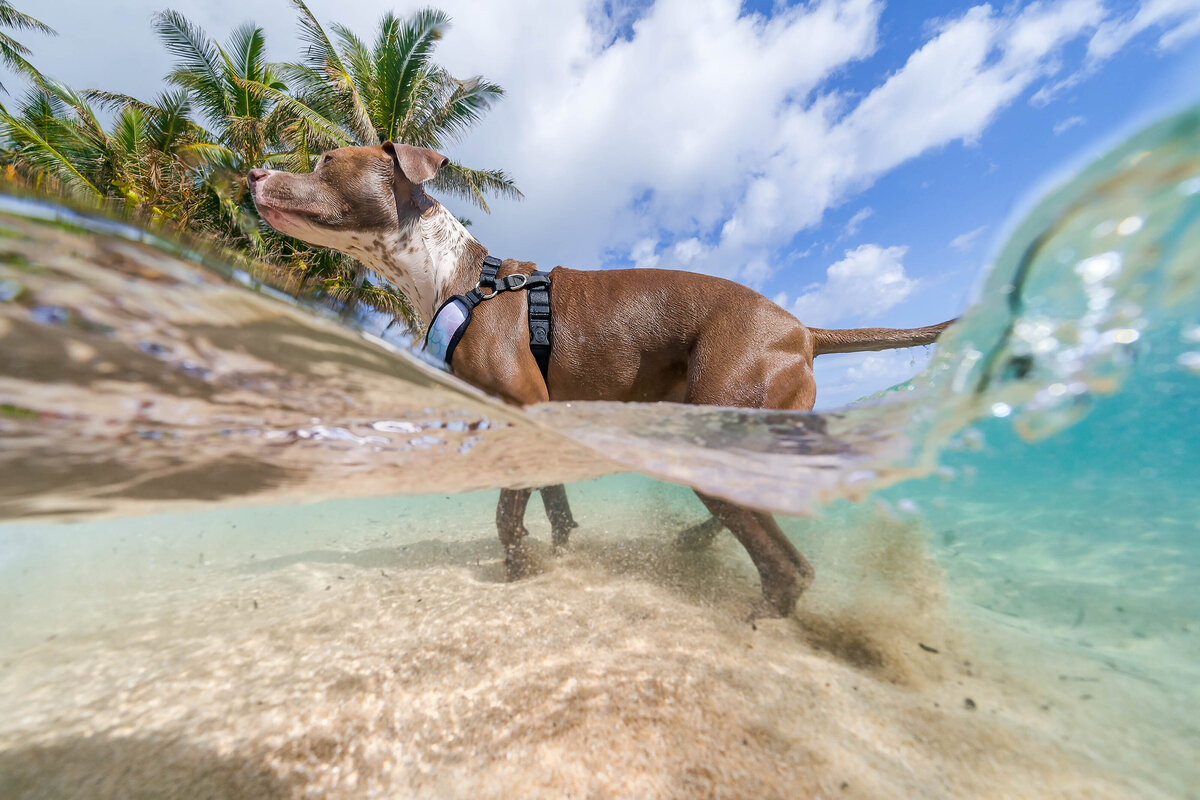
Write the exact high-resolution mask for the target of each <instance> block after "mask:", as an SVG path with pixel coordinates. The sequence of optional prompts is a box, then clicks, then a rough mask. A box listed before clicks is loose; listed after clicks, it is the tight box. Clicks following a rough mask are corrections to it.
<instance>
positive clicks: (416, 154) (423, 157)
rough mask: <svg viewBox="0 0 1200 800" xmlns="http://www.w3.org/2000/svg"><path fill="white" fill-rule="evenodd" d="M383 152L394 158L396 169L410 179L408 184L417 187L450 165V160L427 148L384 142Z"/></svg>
mask: <svg viewBox="0 0 1200 800" xmlns="http://www.w3.org/2000/svg"><path fill="white" fill-rule="evenodd" d="M383 152H385V153H387V154H388V155H390V156H391V157H392V161H394V162H395V164H396V168H397V169H399V170H400V172H401V173H402V174H403V175H404V177H405V178H406V179H408V182H409V183H412V184H416V185H417V186H420V185H421V184H422V183H424V182H425V181H427V180H430V179H432V178H433V176H434V175H437V171H438V170H439V169H441V168H442V167H444V166H446V165H447V164H449V163H450V159H448V158H446V157H445V156H444V155H442V154H441V153H436V152H434V151H433V150H430V149H429V148H427V147H413V146H412V145H407V144H396V143H395V142H384V143H383Z"/></svg>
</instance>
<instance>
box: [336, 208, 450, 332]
mask: <svg viewBox="0 0 1200 800" xmlns="http://www.w3.org/2000/svg"><path fill="white" fill-rule="evenodd" d="M326 238H327V239H329V238H336V239H337V242H336V243H330V244H329V246H330V247H333V248H334V249H336V250H340V251H341V252H343V253H346V254H347V255H350V256H352V257H354V258H357V259H358V260H359V261H361V262H363V263H364V264H366V265H367V266H368V267H370V268H371V269H372V270H374V271H375V272H376V273H378V274H379V275H380V276H381V277H383V278H384V279H385V280H387V281H389V282H390V283H392V284H393V285H395V286H396V288H398V289H399V290H400V291H401V292H403V293H404V296H405V297H407V298H408V300H409V302H410V303H412V305H413V308H414V309H415V310H416V311H417V313H418V314H420V315H421V318H422V320H423V321H424V322H425V323H426V324H428V323H429V321H430V320H431V319H433V314H434V312H435V311H436V310H437V304H438V303H440V302H441V301H443V300H445V299H446V291H447V288H448V286H449V284H450V283H451V281H452V280H453V279H454V277H455V273H456V270H457V267H458V261H459V257H460V256H461V254H462V250H463V248H464V247H466V245H467V243H468V242H471V241H474V239H473V238H472V236H471V234H470V233H468V232H467V229H466V228H464V227H463V226H462V224H461V223H459V221H458V220H457V219H456V218H455V217H454V215H453V214H451V213H450V212H449V211H447V210H446V209H445V208H444V207H443V206H441V205H438V206H436V207H435V208H434V209H433V210H432V211H431V212H430V213H429V215H428V216H424V215H422V216H418V217H416V218H414V219H412V220H411V221H410V222H409V224H408V225H406V226H405V227H402V228H401V229H400V230H398V231H389V232H387V233H371V234H368V233H358V232H354V231H343V232H339V233H336V234H333V235H332V236H331V234H329V233H327V234H326Z"/></svg>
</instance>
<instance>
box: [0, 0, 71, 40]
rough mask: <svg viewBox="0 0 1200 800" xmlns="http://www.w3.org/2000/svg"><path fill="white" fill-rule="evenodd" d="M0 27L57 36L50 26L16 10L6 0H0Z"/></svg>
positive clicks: (56, 32)
mask: <svg viewBox="0 0 1200 800" xmlns="http://www.w3.org/2000/svg"><path fill="white" fill-rule="evenodd" d="M0 28H16V29H17V30H22V31H37V32H38V33H46V34H49V35H51V36H57V35H58V31H56V30H54V28H51V27H50V26H49V25H47V24H46V23H44V22H42V21H41V20H40V19H35V18H34V17H31V16H29V15H28V14H24V13H22V12H20V11H17V10H16V9H15V8H13V6H12V3H10V2H8V0H0Z"/></svg>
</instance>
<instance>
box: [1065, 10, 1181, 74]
mask: <svg viewBox="0 0 1200 800" xmlns="http://www.w3.org/2000/svg"><path fill="white" fill-rule="evenodd" d="M1151 28H1165V29H1166V30H1164V31H1163V32H1162V34H1161V35H1160V36H1159V40H1158V46H1159V47H1161V48H1164V49H1165V48H1168V47H1173V46H1175V45H1178V44H1179V43H1180V42H1182V41H1183V40H1184V39H1187V38H1189V37H1191V36H1195V35H1196V34H1197V33H1200V0H1147V1H1146V2H1145V3H1143V4H1142V5H1141V6H1140V7H1139V8H1138V10H1137V11H1136V12H1134V13H1133V14H1132V15H1131V16H1128V17H1125V18H1122V19H1109V20H1106V21H1105V22H1104V24H1102V25H1101V26H1100V27H1099V29H1098V30H1097V31H1096V35H1095V36H1093V37H1092V39H1091V41H1090V42H1088V60H1089V61H1091V62H1093V63H1095V62H1099V61H1105V60H1107V59H1109V58H1112V56H1113V55H1114V54H1116V52H1117V51H1118V50H1120V49H1121V48H1122V47H1124V46H1125V45H1126V44H1127V43H1128V42H1129V40H1130V39H1132V38H1133V37H1134V36H1137V35H1138V34H1139V33H1141V32H1143V31H1146V30H1149V29H1151Z"/></svg>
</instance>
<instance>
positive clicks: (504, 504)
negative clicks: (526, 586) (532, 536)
mask: <svg viewBox="0 0 1200 800" xmlns="http://www.w3.org/2000/svg"><path fill="white" fill-rule="evenodd" d="M531 494H533V490H532V489H501V490H500V503H499V504H498V505H497V506H496V529H497V530H498V531H499V533H500V543H501V544H503V545H504V566H505V568H506V570H507V573H508V579H509V580H510V581H515V580H517V579H519V578H523V577H525V576H526V575H528V574H529V572H530V570H531V568H532V567H533V558H532V557H531V555H530V553H529V551H528V549H527V548H526V546H525V543H524V539H525V537H526V536H528V535H529V531H528V530H527V529H526V528H525V507H526V506H527V505H528V504H529V496H530V495H531Z"/></svg>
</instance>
